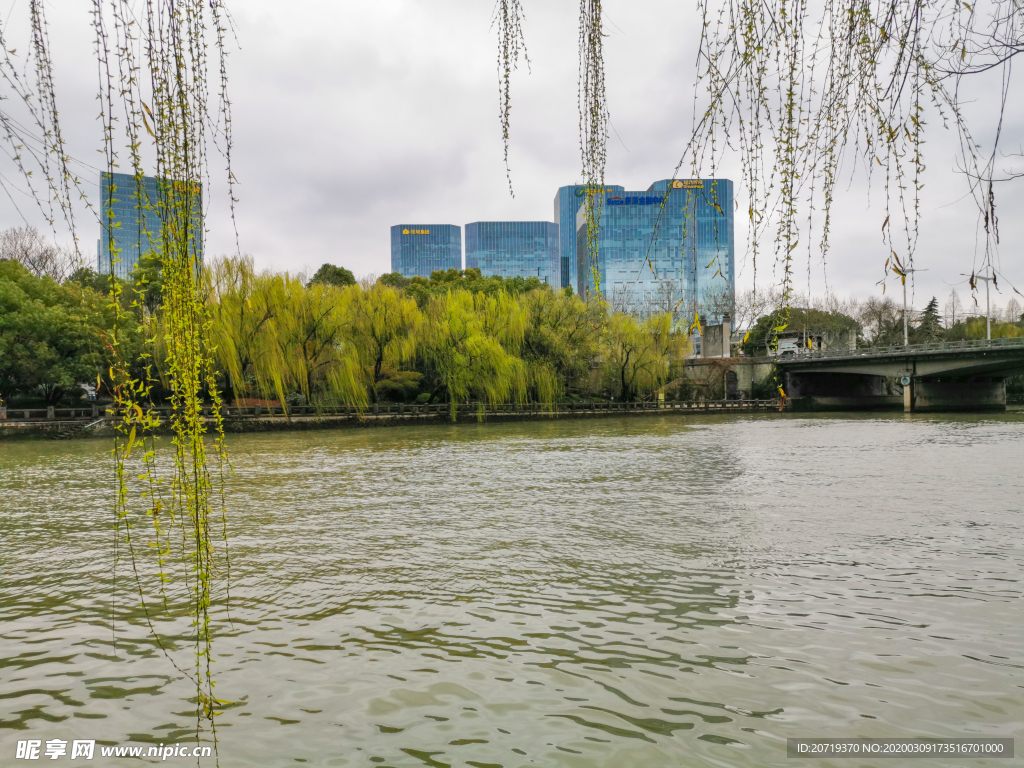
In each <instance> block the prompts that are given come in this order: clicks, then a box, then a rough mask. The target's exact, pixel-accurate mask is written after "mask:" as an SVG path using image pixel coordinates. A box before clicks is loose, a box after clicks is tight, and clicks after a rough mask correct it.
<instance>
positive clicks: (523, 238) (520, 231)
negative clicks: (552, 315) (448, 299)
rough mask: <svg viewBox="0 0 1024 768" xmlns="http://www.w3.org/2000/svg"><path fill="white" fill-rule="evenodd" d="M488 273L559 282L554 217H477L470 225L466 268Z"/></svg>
mask: <svg viewBox="0 0 1024 768" xmlns="http://www.w3.org/2000/svg"><path fill="white" fill-rule="evenodd" d="M474 267H475V268H476V269H479V270H480V272H481V274H483V275H484V277H491V276H494V275H499V276H501V277H536V278H538V279H539V280H540V281H541V282H544V283H548V284H549V285H551V286H553V287H556V288H557V286H558V285H559V275H558V272H559V269H560V264H559V254H558V226H557V225H555V224H552V223H551V222H550V221H475V222H473V223H472V224H467V225H466V269H471V268H474Z"/></svg>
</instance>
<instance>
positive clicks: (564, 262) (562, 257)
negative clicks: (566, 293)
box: [552, 184, 623, 291]
mask: <svg viewBox="0 0 1024 768" xmlns="http://www.w3.org/2000/svg"><path fill="white" fill-rule="evenodd" d="M604 191H605V192H606V193H607V194H613V195H621V194H622V193H623V187H620V186H616V185H610V186H606V187H604ZM586 194H587V187H586V185H585V184H572V185H569V186H567V187H559V188H558V192H557V193H556V194H555V226H557V227H558V255H559V271H558V281H557V283H556V282H555V281H552V285H554V286H555V288H557V289H560V290H561V289H565V288H568V287H569V286H570V285H571V286H572V289H573V290H574V291H576V290H578V287H579V280H578V276H577V274H576V265H577V260H576V213H577V212H578V211H579V209H580V206H581V205H583V203H584V202H586ZM599 194H600V193H599Z"/></svg>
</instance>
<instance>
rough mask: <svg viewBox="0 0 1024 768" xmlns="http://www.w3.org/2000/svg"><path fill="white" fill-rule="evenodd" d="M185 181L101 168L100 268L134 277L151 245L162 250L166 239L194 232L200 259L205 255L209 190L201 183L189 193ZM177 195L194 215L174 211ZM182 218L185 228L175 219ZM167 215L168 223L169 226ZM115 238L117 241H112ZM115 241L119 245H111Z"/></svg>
mask: <svg viewBox="0 0 1024 768" xmlns="http://www.w3.org/2000/svg"><path fill="white" fill-rule="evenodd" d="M186 191H187V190H186V187H185V186H184V182H177V181H171V180H169V179H161V178H157V177H153V176H143V177H141V178H139V177H136V176H133V175H132V174H128V173H101V174H100V206H101V207H100V239H99V241H98V243H97V247H96V254H97V256H96V271H97V272H99V273H100V274H104V275H109V274H110V272H111V270H113V272H114V274H115V275H116V276H117V277H120V278H125V279H127V278H129V277H130V276H131V274H132V271H133V270H134V269H135V267H136V266H138V263H139V260H140V259H141V258H142V257H143V255H145V254H146V253H147V252H148V251H153V252H154V253H156V254H158V255H159V254H162V253H163V251H164V248H163V243H164V240H165V239H170V238H176V237H182V238H188V242H189V243H190V247H191V248H192V249H193V250H194V252H195V257H196V261H197V262H199V261H201V260H202V257H203V213H202V211H203V192H202V186H201V185H199V184H195V185H194V186H193V187H192V188H191V190H190V193H189V194H186ZM176 201H180V202H181V204H182V205H183V206H186V207H187V206H191V208H192V215H191V216H189V217H187V220H186V219H185V218H184V217H178V216H176V215H174V213H175V211H174V206H175V205H176V204H177V203H176ZM178 218H182V220H183V223H182V226H181V227H180V228H178V227H177V226H175V225H174V221H175V220H177V219H178ZM165 220H166V226H165ZM111 240H113V242H111ZM111 246H113V250H112V248H111Z"/></svg>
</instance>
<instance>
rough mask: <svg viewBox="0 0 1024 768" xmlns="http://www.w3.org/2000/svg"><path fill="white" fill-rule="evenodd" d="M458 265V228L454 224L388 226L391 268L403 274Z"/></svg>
mask: <svg viewBox="0 0 1024 768" xmlns="http://www.w3.org/2000/svg"><path fill="white" fill-rule="evenodd" d="M448 269H462V228H461V227H458V226H456V225H454V224H396V225H395V226H393V227H392V228H391V271H392V272H398V273H399V274H401V275H402V276H403V277H430V273H431V272H436V271H438V270H441V271H443V270H448Z"/></svg>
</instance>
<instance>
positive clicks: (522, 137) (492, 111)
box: [0, 0, 1024, 305]
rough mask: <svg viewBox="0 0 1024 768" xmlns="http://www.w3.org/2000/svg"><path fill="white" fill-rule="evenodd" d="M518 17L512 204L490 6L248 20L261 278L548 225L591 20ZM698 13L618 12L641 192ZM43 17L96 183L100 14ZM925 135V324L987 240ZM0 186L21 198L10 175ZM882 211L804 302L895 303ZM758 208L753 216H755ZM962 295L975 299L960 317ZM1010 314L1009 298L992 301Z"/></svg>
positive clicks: (858, 185) (572, 127) (270, 8)
mask: <svg viewBox="0 0 1024 768" xmlns="http://www.w3.org/2000/svg"><path fill="white" fill-rule="evenodd" d="M522 2H523V5H524V8H525V10H526V14H527V19H526V25H525V33H526V38H527V45H528V47H529V55H530V60H531V65H532V66H531V68H530V70H529V71H527V68H526V66H525V62H524V63H522V65H521V67H520V71H519V72H517V73H516V75H515V77H514V82H513V110H512V145H511V152H510V160H511V165H512V181H513V185H514V189H515V197H514V198H512V197H510V196H509V191H508V183H507V181H506V178H505V169H504V165H503V161H502V145H501V130H500V126H499V122H498V90H497V74H496V60H495V57H496V36H495V31H494V30H493V29H492V28H491V25H490V19H491V13H492V8H493V4H492V2H491V0H374V1H373V2H369V3H368V2H365V0H358V1H355V0H290V1H289V2H287V3H282V2H270V0H245V1H244V2H236V3H233V4H232V5H231V7H232V11H233V14H234V18H235V21H236V23H237V32H238V40H239V43H240V47H239V48H238V49H236V50H234V51H233V52H232V55H231V62H230V78H231V81H230V89H231V94H232V98H233V102H234V129H235V141H236V148H235V156H234V172H235V175H236V177H237V178H238V180H239V182H240V186H239V187H238V190H237V194H238V197H239V198H240V202H239V204H238V206H237V216H238V219H237V220H238V231H239V239H240V246H241V250H242V251H243V252H246V253H251V254H252V255H253V256H254V257H255V259H256V261H257V264H258V265H260V266H263V267H268V268H274V269H279V270H286V269H287V270H292V271H298V270H303V269H305V270H314V269H316V267H318V266H319V265H320V264H322V263H324V262H332V263H334V264H338V265H342V266H346V267H348V268H350V269H352V270H353V271H354V272H355V273H356V274H357V275H364V274H369V273H378V274H379V273H381V272H386V271H389V270H390V250H389V249H390V242H389V227H390V226H391V225H392V224H397V223H429V224H433V223H438V224H440V223H450V224H458V225H460V226H464V225H465V224H467V223H468V222H472V221H481V220H484V221H486V220H551V218H552V215H553V198H554V195H555V192H556V190H557V188H558V187H559V186H561V185H564V184H571V183H574V182H576V181H578V180H579V179H580V157H579V140H578V117H577V112H576V82H577V80H576V78H577V61H576V51H577V27H576V24H577V18H576V14H577V12H578V3H577V2H575V1H574V0H522ZM15 4H16V7H18V6H21V5H24V4H25V2H24V0H15ZM695 6H696V4H695V3H688V2H682V3H680V2H678V1H675V0H640V1H638V0H606V1H605V3H604V7H605V9H606V21H607V32H608V35H609V36H608V38H607V39H606V42H605V45H606V54H607V55H606V67H607V78H608V100H609V106H610V110H611V115H612V125H613V132H612V135H611V140H610V142H609V152H608V167H607V173H606V179H607V181H608V182H609V183H615V184H622V185H623V186H625V187H626V188H627V189H646V188H647V187H648V185H649V184H650V183H651V182H653V181H655V180H657V179H662V178H667V177H669V176H671V174H672V171H673V168H674V167H675V165H676V163H677V162H678V161H679V158H680V155H681V153H682V151H683V148H684V146H685V143H686V139H687V137H688V136H689V133H690V128H691V125H692V113H693V108H694V93H693V91H694V89H693V81H694V75H695V71H696V69H695V62H694V58H695V57H694V52H695V49H696V43H697V39H698V35H699V33H700V20H699V17H698V16H697V15H696V11H695ZM48 7H49V10H48V13H49V14H50V22H51V27H52V36H53V42H54V46H53V47H54V49H55V51H56V56H55V59H56V67H57V73H56V74H57V79H58V96H59V98H60V103H61V120H62V124H63V128H64V131H65V134H66V135H67V136H68V138H69V142H70V146H71V151H72V153H73V154H74V155H75V157H76V158H78V159H80V160H82V161H85V162H87V163H91V164H93V165H96V166H98V165H100V164H101V163H102V160H101V159H100V158H101V156H100V155H98V154H96V150H97V148H98V147H99V142H100V138H101V134H100V125H99V122H98V120H97V119H96V114H97V112H98V110H97V102H96V100H95V93H96V66H95V63H94V60H93V53H92V37H91V30H90V27H89V23H90V19H89V13H88V11H89V9H88V5H87V4H85V3H81V2H79V1H78V0H53V2H52V3H50V4H48ZM18 25H19V16H18V11H17V10H16V12H15V14H14V16H13V17H12V18H11V20H10V22H9V24H8V26H7V29H6V35H7V39H8V46H9V47H23V46H25V43H26V33H25V28H24V24H23V22H21V26H20V27H19V26H18ZM1022 82H1024V81H1022V80H1020V79H1018V80H1017V83H1016V85H1015V86H1014V89H1013V91H1014V92H1013V93H1011V98H1010V107H1009V114H1008V115H1007V119H1008V124H1007V125H1006V126H1004V137H1005V138H1004V147H1005V150H1006V151H1008V152H1009V151H1019V149H1018V148H1019V147H1020V146H1021V145H1022V144H1024V107H1022V106H1021V105H1022V104H1024V99H1022V98H1021V95H1022V85H1021V83H1022ZM973 93H975V94H976V96H975V103H974V105H973V106H972V109H973V110H974V112H975V113H976V114H975V115H974V116H975V118H976V119H978V120H979V123H978V124H977V135H978V136H979V138H980V139H981V140H983V141H984V140H987V139H988V138H989V136H990V132H991V116H992V115H993V110H992V106H993V102H994V96H995V94H996V90H995V85H994V84H993V85H992V86H987V85H984V86H978V87H977V89H976V91H974V92H973ZM702 108H703V107H701V109H702ZM986 121H987V122H986ZM930 127H931V128H932V129H934V132H933V133H931V134H929V136H928V145H927V146H926V162H927V164H928V177H927V187H926V191H925V196H924V201H923V207H922V237H921V241H920V244H919V247H918V256H917V266H918V267H919V268H926V269H928V270H929V271H928V272H922V273H919V274H918V276H917V286H916V300H917V304H918V305H920V304H921V303H922V300H923V301H926V300H927V298H929V297H930V296H931V295H932V294H936V295H938V296H939V297H940V300H941V301H944V300H945V297H946V296H947V295H948V294H949V292H950V290H951V287H952V286H953V284H954V283H956V282H957V281H961V280H965V278H961V277H960V276H959V273H961V272H970V271H971V267H972V265H973V264H974V258H975V256H974V253H975V247H976V243H977V237H976V232H977V229H978V223H979V222H978V217H977V212H976V210H975V209H974V208H973V205H972V203H971V201H970V199H969V198H967V199H964V195H965V193H966V185H965V182H964V180H963V178H962V177H959V176H958V175H956V173H955V165H956V141H955V137H954V136H952V135H949V134H945V135H944V134H943V132H942V130H941V129H940V128H939V127H938V125H937V124H934V121H933V125H932V126H930ZM738 159H739V158H738V157H735V156H730V157H727V158H726V166H725V170H724V172H723V173H722V174H720V175H723V176H731V177H732V178H734V179H737V180H738V175H737V174H736V173H735V171H736V168H737V167H738V166H737V162H738ZM1010 162H1011V161H1009V160H1008V161H1007V164H1008V165H1009V164H1010ZM847 170H848V171H849V170H852V169H847ZM211 172H212V174H213V176H214V186H213V188H212V189H209V190H207V200H208V202H209V210H210V213H209V216H208V227H209V230H210V231H209V236H208V237H209V240H208V246H207V254H209V255H214V254H219V253H229V252H233V251H234V250H235V245H234V234H233V232H232V229H231V226H230V222H229V220H228V218H227V215H226V212H227V205H226V199H227V197H226V186H225V185H224V184H223V173H221V172H219V166H218V165H217V164H216V163H214V166H213V168H212V171H211ZM3 173H4V176H5V177H7V178H8V179H10V178H13V174H12V169H11V168H6V169H5V170H4V171H3ZM90 175H91V176H92V178H90V179H89V181H90V182H91V184H90V185H89V186H88V187H87V190H89V191H91V192H92V193H93V194H94V193H95V190H96V185H95V176H96V173H95V172H90ZM218 185H220V186H218ZM999 191H1000V194H1001V196H1000V198H999V199H998V201H997V202H998V205H999V211H1000V212H1001V230H1002V245H1001V252H1000V260H1001V269H1002V271H1003V272H1004V273H1005V274H1006V276H1007V277H1008V278H1010V279H1011V280H1013V281H1014V282H1015V283H1016V284H1017V286H1018V287H1019V288H1020V289H1021V290H1022V291H1024V258H1022V244H1024V216H1021V213H1020V212H1021V208H1022V203H1024V181H1022V182H1018V183H1016V184H1004V185H1002V188H1001V189H1000V190H999ZM867 192H868V188H867V186H866V185H865V183H864V182H863V181H862V180H860V178H859V177H857V176H854V178H853V181H852V182H851V183H850V184H849V185H848V189H844V190H843V191H842V192H841V193H840V195H839V199H838V200H837V202H836V205H835V209H834V215H835V218H836V226H835V233H834V238H833V240H834V248H833V251H832V253H831V254H830V256H829V261H828V264H827V265H824V266H823V265H822V264H821V263H820V260H819V259H818V257H816V256H815V257H814V258H812V259H811V260H810V263H808V258H807V256H806V255H804V256H801V257H800V261H799V263H798V287H800V288H802V289H804V290H806V286H807V284H808V270H809V272H810V278H809V279H810V286H811V290H812V291H813V292H820V291H822V290H823V289H824V285H825V279H826V278H827V280H828V285H829V286H830V287H831V288H832V289H833V290H835V291H837V292H838V293H840V294H844V295H855V296H859V297H861V298H864V297H867V296H869V295H877V294H880V292H881V289H880V288H879V287H878V286H876V285H875V283H876V281H878V280H879V279H880V278H881V277H882V274H883V272H882V265H883V263H884V261H885V257H886V249H885V247H884V246H883V244H882V242H881V239H880V236H879V233H880V228H881V224H882V221H883V219H884V217H885V214H884V212H883V208H882V206H881V199H880V197H879V196H878V194H877V190H876V191H875V194H874V197H873V198H872V200H871V202H872V205H871V206H870V207H869V204H868V203H869V196H868V194H867ZM16 197H17V196H16ZM745 207H746V203H745V200H744V199H743V198H742V197H740V210H741V211H742V210H744V208H745ZM22 210H28V209H26V208H25V207H24V206H23V207H22ZM29 217H30V218H32V215H31V214H29ZM744 218H745V217H743V216H739V215H738V216H737V232H736V234H737V254H738V267H737V275H738V284H739V287H740V288H744V287H749V286H750V285H751V283H752V281H753V278H754V270H753V266H752V264H751V263H750V259H749V257H744V256H742V254H743V253H744V251H745V237H746V232H745V229H744ZM20 221H21V220H20V218H19V215H18V213H17V212H16V211H15V209H14V206H13V205H11V204H10V203H9V202H7V201H4V202H3V204H0V225H2V226H13V225H17V224H19V223H20ZM33 223H35V224H38V223H39V222H38V220H37V219H36V220H33ZM82 230H83V234H82V240H83V242H84V244H85V249H86V251H87V253H89V254H90V256H94V255H95V241H96V238H97V237H98V233H99V226H98V224H96V223H94V222H88V221H87V222H86V223H84V224H83V225H82ZM773 267H774V259H773V257H772V255H771V254H767V255H765V256H764V257H762V259H761V260H760V263H759V265H758V271H757V279H758V282H759V284H765V283H767V282H770V281H772V280H773V279H777V274H775V275H773ZM895 289H897V285H895V284H893V285H891V286H890V288H889V290H890V291H893V290H895ZM967 293H968V291H967V290H966V288H961V296H962V298H963V299H965V300H966V299H967ZM1008 298H1009V295H1008V294H1006V293H1004V294H1003V295H1002V296H1001V297H999V298H998V299H997V301H998V302H999V303H1000V304H1005V303H1006V301H1007V300H1008ZM982 301H984V296H983V294H982Z"/></svg>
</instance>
